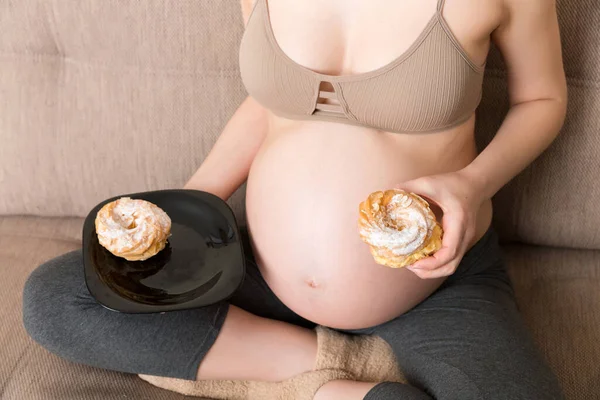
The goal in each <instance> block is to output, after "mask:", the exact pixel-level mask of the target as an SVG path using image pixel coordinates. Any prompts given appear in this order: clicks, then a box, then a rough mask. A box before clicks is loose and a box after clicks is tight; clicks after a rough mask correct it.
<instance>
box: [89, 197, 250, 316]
mask: <svg viewBox="0 0 600 400" xmlns="http://www.w3.org/2000/svg"><path fill="white" fill-rule="evenodd" d="M243 247H244V246H243V245H242V236H241V234H240V231H239V229H238V226H237V223H236V220H235V216H234V214H233V212H232V210H231V209H230V208H229V206H228V205H227V203H226V202H224V201H223V200H221V199H220V198H218V197H217V196H214V195H212V194H210V193H207V192H202V191H198V190H183V189H181V190H159V191H153V192H145V193H133V194H127V195H121V196H118V197H114V198H111V199H107V200H105V201H103V202H102V203H100V204H98V205H97V206H96V207H94V208H93V209H92V210H90V212H89V213H88V216H87V218H86V220H85V223H84V228H83V265H84V273H85V281H86V284H87V287H88V290H89V292H90V294H91V295H92V296H93V297H94V298H95V299H96V300H97V301H98V302H99V303H100V304H102V305H104V306H105V307H107V308H109V309H111V310H116V311H121V312H129V313H147V312H164V311H172V310H184V309H190V308H195V307H202V306H206V305H210V304H214V303H217V302H219V301H222V300H225V299H226V298H228V297H229V296H231V295H232V294H233V293H234V292H235V291H236V290H237V288H238V287H239V286H240V285H241V283H242V281H243V277H244V271H245V256H244V251H243Z"/></svg>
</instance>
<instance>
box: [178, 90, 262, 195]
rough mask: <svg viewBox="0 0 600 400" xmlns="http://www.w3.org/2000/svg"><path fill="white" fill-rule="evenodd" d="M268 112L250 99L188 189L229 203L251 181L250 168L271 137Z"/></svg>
mask: <svg viewBox="0 0 600 400" xmlns="http://www.w3.org/2000/svg"><path fill="white" fill-rule="evenodd" d="M267 123H268V122H267V110H265V109H264V108H263V107H262V106H261V105H260V104H258V103H257V102H256V100H254V99H252V98H251V97H247V98H246V100H244V102H243V103H242V104H241V105H240V106H239V108H238V109H237V111H236V112H235V114H233V117H231V119H230V120H229V122H228V123H227V125H225V128H224V129H223V132H222V133H221V136H219V139H218V140H217V142H216V143H215V145H214V147H213V148H212V149H211V151H210V153H209V154H208V156H207V157H206V159H205V160H204V161H203V162H202V165H200V168H198V170H197V171H196V173H194V175H193V176H192V177H191V178H190V180H189V181H188V182H187V183H186V184H185V186H184V189H196V190H202V191H204V192H209V193H212V194H214V195H216V196H219V197H220V198H221V199H223V200H227V199H228V198H229V197H230V196H231V195H232V194H233V192H235V191H236V190H237V188H239V187H240V186H241V185H242V183H244V181H245V180H246V178H247V177H248V172H249V170H250V165H251V164H252V160H254V156H255V155H256V153H257V152H258V149H259V148H260V145H261V144H262V142H263V140H264V138H265V136H266V134H267Z"/></svg>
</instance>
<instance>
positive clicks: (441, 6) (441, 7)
mask: <svg viewBox="0 0 600 400" xmlns="http://www.w3.org/2000/svg"><path fill="white" fill-rule="evenodd" d="M444 1H445V0H438V3H437V12H438V13H439V14H440V15H441V14H442V11H444Z"/></svg>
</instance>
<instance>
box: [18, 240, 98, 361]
mask: <svg viewBox="0 0 600 400" xmlns="http://www.w3.org/2000/svg"><path fill="white" fill-rule="evenodd" d="M86 292H87V290H86V289H85V282H84V278H83V266H82V256H81V252H80V251H74V252H71V253H67V254H64V255H62V256H60V257H57V258H55V259H53V260H50V261H48V262H46V263H44V264H42V265H41V266H39V267H38V268H37V269H36V270H34V271H33V272H32V273H31V275H30V276H29V278H28V279H27V281H26V283H25V287H24V289H23V325H24V327H25V330H26V331H27V333H28V334H29V336H31V338H32V339H33V340H35V341H36V342H38V343H39V344H41V345H42V346H43V347H46V348H47V349H48V350H50V351H52V352H54V353H59V354H60V353H61V347H63V346H64V345H65V344H66V343H65V342H66V341H67V337H68V335H67V333H68V330H69V326H68V324H67V323H66V322H67V319H68V317H70V316H72V314H73V313H74V312H75V311H76V310H77V308H78V307H80V306H81V305H83V304H84V302H85V300H86V297H87V296H89V295H87V293H86Z"/></svg>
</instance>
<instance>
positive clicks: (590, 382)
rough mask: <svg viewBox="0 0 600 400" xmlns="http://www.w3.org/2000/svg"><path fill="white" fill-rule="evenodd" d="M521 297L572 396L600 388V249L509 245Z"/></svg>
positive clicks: (591, 394)
mask: <svg viewBox="0 0 600 400" xmlns="http://www.w3.org/2000/svg"><path fill="white" fill-rule="evenodd" d="M505 250H506V255H507V261H508V266H509V273H510V276H511V279H512V280H513V285H514V287H515V293H516V297H517V303H518V304H519V308H520V309H521V312H522V313H523V316H524V318H525V321H526V322H527V324H528V326H529V328H530V329H531V331H532V333H533V336H534V338H535V339H536V342H537V344H538V346H539V347H540V349H541V350H542V352H543V354H544V355H545V357H546V359H547V360H548V362H549V363H550V366H551V367H552V368H553V369H554V371H555V372H556V373H557V375H558V377H559V380H560V381H561V383H562V386H563V388H564V390H565V393H566V395H567V399H577V400H592V399H597V398H598V395H599V394H600V363H599V360H600V341H599V340H598V338H600V291H599V290H598V288H600V251H597V250H596V251H594V250H569V249H560V248H549V247H540V246H528V245H521V246H507V247H505Z"/></svg>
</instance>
